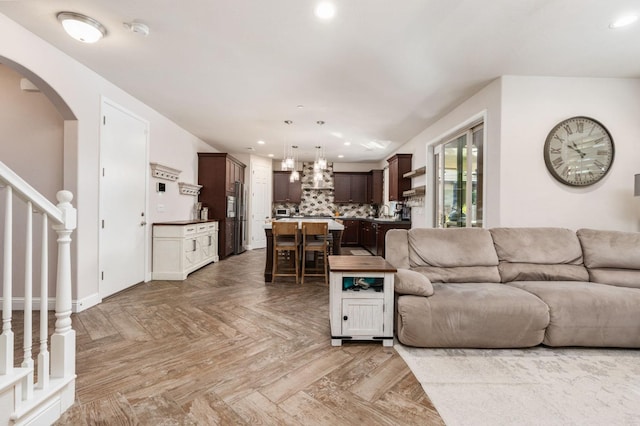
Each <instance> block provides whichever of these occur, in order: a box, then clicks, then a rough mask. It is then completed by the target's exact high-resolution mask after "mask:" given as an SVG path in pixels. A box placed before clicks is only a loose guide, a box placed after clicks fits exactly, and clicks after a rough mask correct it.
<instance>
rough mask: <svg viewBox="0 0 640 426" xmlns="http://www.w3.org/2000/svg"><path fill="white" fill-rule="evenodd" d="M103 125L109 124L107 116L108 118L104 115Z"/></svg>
mask: <svg viewBox="0 0 640 426" xmlns="http://www.w3.org/2000/svg"><path fill="white" fill-rule="evenodd" d="M102 124H103V125H104V124H107V116H106V115H103V116H102Z"/></svg>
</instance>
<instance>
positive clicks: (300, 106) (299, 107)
mask: <svg viewBox="0 0 640 426" xmlns="http://www.w3.org/2000/svg"><path fill="white" fill-rule="evenodd" d="M296 108H298V109H302V108H304V105H302V104H300V105H296Z"/></svg>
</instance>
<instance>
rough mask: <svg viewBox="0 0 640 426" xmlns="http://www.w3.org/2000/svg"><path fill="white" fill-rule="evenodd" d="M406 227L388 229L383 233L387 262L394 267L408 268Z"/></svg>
mask: <svg viewBox="0 0 640 426" xmlns="http://www.w3.org/2000/svg"><path fill="white" fill-rule="evenodd" d="M407 232H408V231H407V230H406V229H389V230H388V231H387V233H386V235H385V255H384V258H385V260H386V261H387V262H389V263H390V264H392V265H393V266H394V267H396V268H403V269H409V266H410V265H409V239H408V237H407Z"/></svg>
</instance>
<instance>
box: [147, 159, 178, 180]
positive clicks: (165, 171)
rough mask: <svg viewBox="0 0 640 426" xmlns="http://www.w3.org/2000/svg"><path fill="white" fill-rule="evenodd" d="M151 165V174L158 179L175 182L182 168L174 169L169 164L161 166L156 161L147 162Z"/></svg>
mask: <svg viewBox="0 0 640 426" xmlns="http://www.w3.org/2000/svg"><path fill="white" fill-rule="evenodd" d="M149 165H150V166H151V176H153V177H156V178H158V179H164V180H169V181H171V182H175V181H177V180H178V177H179V176H180V172H182V170H178V169H174V168H172V167H169V166H163V165H162V164H158V163H149Z"/></svg>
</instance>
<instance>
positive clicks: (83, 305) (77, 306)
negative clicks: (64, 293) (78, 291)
mask: <svg viewBox="0 0 640 426" xmlns="http://www.w3.org/2000/svg"><path fill="white" fill-rule="evenodd" d="M99 303H102V297H100V294H99V293H93V294H92V295H90V296H87V297H85V298H83V299H77V300H74V301H73V302H72V304H71V305H72V307H71V310H72V312H75V313H78V312H82V311H84V310H85V309H89V308H90V307H92V306H96V305H97V304H99Z"/></svg>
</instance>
